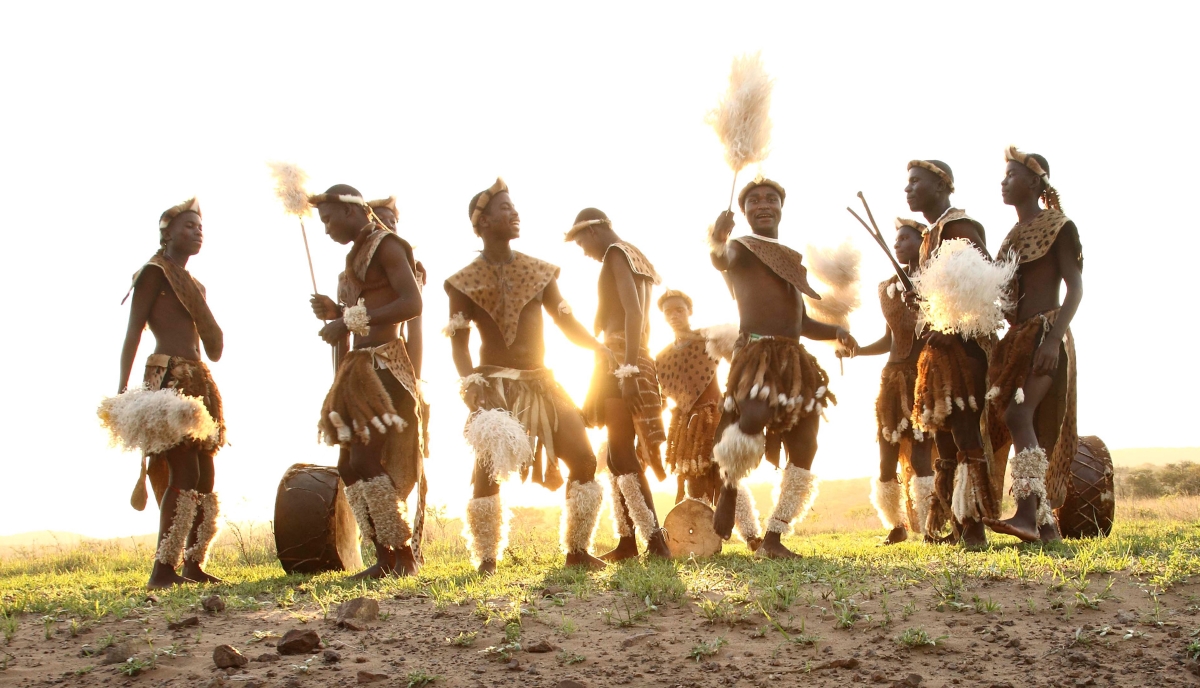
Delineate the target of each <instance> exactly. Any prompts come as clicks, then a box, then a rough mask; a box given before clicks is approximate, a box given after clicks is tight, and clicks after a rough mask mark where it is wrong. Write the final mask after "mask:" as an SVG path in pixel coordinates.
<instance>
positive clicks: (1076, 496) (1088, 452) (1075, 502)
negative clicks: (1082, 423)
mask: <svg viewBox="0 0 1200 688" xmlns="http://www.w3.org/2000/svg"><path fill="white" fill-rule="evenodd" d="M1116 507H1117V503H1116V500H1115V498H1114V492H1113V465H1112V456H1111V455H1109V453H1108V447H1106V446H1104V442H1102V441H1101V440H1100V438H1099V437H1096V436H1094V435H1089V436H1087V437H1080V438H1079V449H1078V450H1077V451H1076V452H1075V459H1074V460H1073V461H1072V462H1071V481H1070V482H1069V483H1067V498H1066V499H1065V500H1064V501H1063V505H1062V506H1061V507H1059V508H1058V509H1055V511H1054V516H1055V518H1056V519H1058V529H1059V532H1061V533H1062V536H1063V537H1065V538H1085V537H1097V536H1099V537H1107V536H1108V534H1109V533H1110V532H1112V525H1113V519H1114V518H1115V516H1116Z"/></svg>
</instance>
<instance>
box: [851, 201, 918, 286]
mask: <svg viewBox="0 0 1200 688" xmlns="http://www.w3.org/2000/svg"><path fill="white" fill-rule="evenodd" d="M846 212H848V213H850V214H851V215H853V216H854V219H856V220H858V221H859V222H860V223H862V226H863V227H865V228H866V230H867V233H868V234H870V235H871V236H872V237H873V238H874V239H875V243H877V244H879V248H881V249H883V252H884V254H886V255H887V257H888V260H890V261H891V262H892V267H893V268H894V269H895V270H896V275H897V276H899V277H900V282H901V283H902V284H904V288H905V290H906V291H912V288H913V285H912V280H910V279H909V278H908V274H907V273H905V272H904V268H901V267H900V264H899V263H897V262H896V259H895V257H893V256H892V251H891V249H889V248H888V247H887V242H886V241H884V240H883V237H882V236H880V235H879V234H876V231H877V230H872V229H871V226H870V225H868V224H867V223H866V221H865V220H863V219H862V218H861V217H859V215H858V213H856V212H854V209H853V208H851V207H849V206H847V207H846Z"/></svg>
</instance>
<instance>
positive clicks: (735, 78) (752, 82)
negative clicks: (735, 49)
mask: <svg viewBox="0 0 1200 688" xmlns="http://www.w3.org/2000/svg"><path fill="white" fill-rule="evenodd" d="M774 86H775V82H774V80H772V79H771V77H769V76H767V72H766V70H765V69H763V64H762V55H761V53H755V54H753V55H742V56H740V57H736V58H734V60H733V67H732V68H731V69H730V71H729V88H728V89H727V90H726V91H725V96H724V97H723V98H722V99H721V101H720V103H718V104H717V107H716V109H714V110H713V111H712V112H710V113H708V117H706V118H705V120H706V121H707V122H708V124H710V125H712V128H713V129H715V130H716V132H717V137H718V138H720V139H721V143H722V144H724V146H725V161H726V162H727V163H729V168H730V169H732V170H733V171H734V173H735V175H736V173H737V172H739V171H741V170H742V168H744V167H745V166H746V165H750V164H752V163H756V162H762V160H763V159H765V158H766V157H767V153H768V150H767V149H768V147H769V146H770V144H771V90H772V89H773V88H774Z"/></svg>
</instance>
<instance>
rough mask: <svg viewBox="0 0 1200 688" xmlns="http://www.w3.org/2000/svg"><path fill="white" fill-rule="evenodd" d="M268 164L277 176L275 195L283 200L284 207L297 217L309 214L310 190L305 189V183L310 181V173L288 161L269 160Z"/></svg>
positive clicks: (272, 174) (272, 173)
mask: <svg viewBox="0 0 1200 688" xmlns="http://www.w3.org/2000/svg"><path fill="white" fill-rule="evenodd" d="M267 166H268V167H270V168H271V176H272V177H274V178H275V196H276V197H278V198H279V200H280V201H283V209H284V210H286V211H287V212H288V214H290V215H295V216H296V217H305V216H307V215H308V213H309V205H308V191H306V190H305V189H304V184H305V182H307V181H308V175H307V174H305V173H304V170H302V169H300V168H299V167H297V166H296V165H293V164H291V163H288V162H269V163H267Z"/></svg>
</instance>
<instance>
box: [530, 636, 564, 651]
mask: <svg viewBox="0 0 1200 688" xmlns="http://www.w3.org/2000/svg"><path fill="white" fill-rule="evenodd" d="M524 649H525V651H526V652H533V653H535V654H537V653H542V652H554V651H555V650H557V649H558V648H557V647H554V644H553V643H551V642H550V641H549V640H546V639H544V638H543V639H542V640H539V641H537V642H536V643H533V644H531V645H529V646H527V647H525V648H524Z"/></svg>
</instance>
